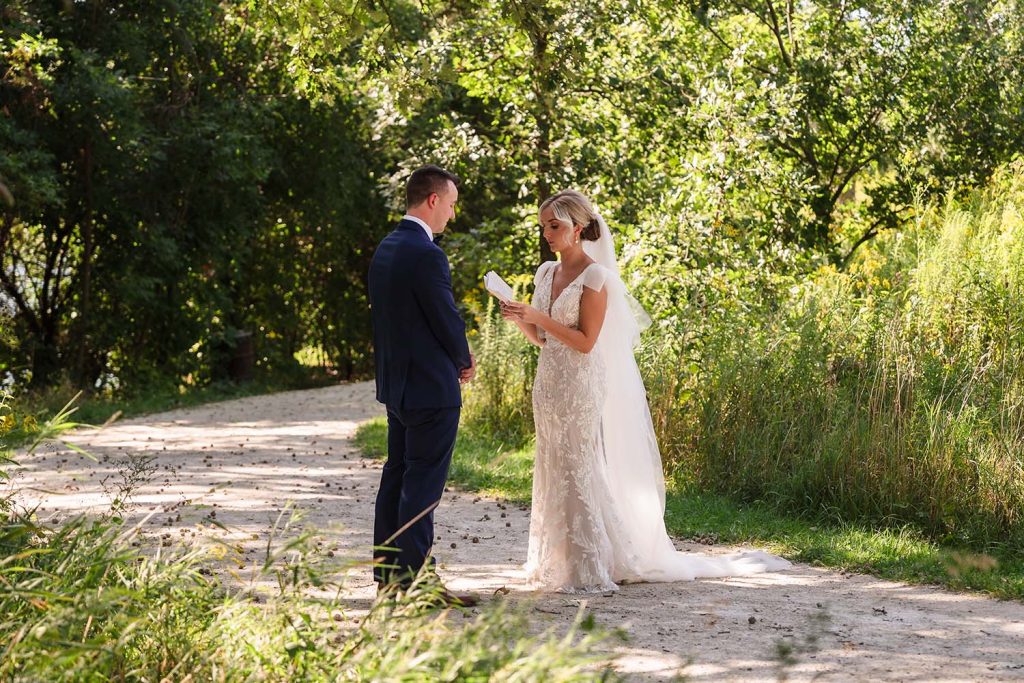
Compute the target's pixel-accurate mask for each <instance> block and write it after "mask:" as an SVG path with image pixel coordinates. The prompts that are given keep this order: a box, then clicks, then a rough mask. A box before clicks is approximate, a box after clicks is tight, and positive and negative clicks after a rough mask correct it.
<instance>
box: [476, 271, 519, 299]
mask: <svg viewBox="0 0 1024 683" xmlns="http://www.w3.org/2000/svg"><path fill="white" fill-rule="evenodd" d="M484 287H486V288H487V291H488V292H490V293H491V294H493V295H494V296H496V297H498V300H499V301H501V302H503V303H508V302H509V301H512V298H513V297H514V296H515V293H514V292H513V291H512V288H511V287H509V286H508V283H507V282H505V281H504V280H502V279H501V276H500V275H498V274H497V273H495V272H494V271H493V270H490V271H487V274H486V275H484Z"/></svg>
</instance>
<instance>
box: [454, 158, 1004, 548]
mask: <svg viewBox="0 0 1024 683" xmlns="http://www.w3.org/2000/svg"><path fill="white" fill-rule="evenodd" d="M1022 210H1024V162H1018V163H1016V164H1014V165H1011V166H1009V167H1007V168H1005V169H1003V170H1002V171H1001V172H1000V173H997V174H996V175H995V177H994V179H993V181H992V182H991V184H990V186H989V187H988V188H986V189H984V190H980V191H978V192H976V193H975V194H974V195H973V196H971V197H969V198H968V199H966V200H965V201H963V202H959V203H958V202H953V201H950V202H948V203H946V204H945V205H942V206H931V207H919V208H918V211H917V214H916V215H917V218H916V221H915V224H914V225H912V226H911V227H909V228H908V229H906V230H903V231H901V232H899V233H892V234H886V235H883V236H881V237H879V238H878V239H877V240H876V241H875V242H874V243H871V244H869V245H867V247H866V248H864V249H863V250H862V251H861V253H860V254H859V255H858V258H857V259H856V260H855V261H854V262H853V264H852V265H851V267H850V268H849V270H847V271H839V270H837V269H835V268H832V267H828V268H822V269H820V270H819V271H818V272H816V273H814V274H813V275H812V276H810V277H807V278H804V279H802V280H800V281H798V282H796V281H792V280H790V281H789V286H786V287H778V286H775V287H774V288H773V289H772V291H768V292H765V291H761V292H758V291H754V290H753V289H752V288H748V289H747V290H745V291H746V293H745V294H740V295H735V294H726V298H723V294H722V292H728V291H729V290H728V288H725V287H721V286H719V285H720V284H721V283H720V282H717V281H711V282H705V283H704V284H703V285H700V283H699V282H698V283H697V287H696V290H697V294H698V295H700V296H698V297H696V298H703V299H705V300H706V301H711V300H712V298H713V299H714V305H700V306H698V305H694V306H688V305H686V304H685V302H684V303H681V304H679V305H678V307H677V308H676V309H673V310H671V311H667V312H665V311H663V312H662V313H664V314H665V315H662V316H660V321H658V322H657V324H656V325H655V326H654V328H652V329H651V330H650V331H649V332H648V333H646V335H645V340H644V344H643V347H642V348H641V349H640V350H639V353H638V360H639V363H640V366H641V371H642V373H643V375H644V381H645V383H646V386H647V390H648V400H649V402H650V405H651V413H652V416H653V418H654V421H655V428H656V430H657V432H658V437H659V442H660V444H661V448H662V455H663V458H664V460H665V466H666V470H667V474H669V475H670V476H671V477H672V478H674V479H675V480H676V481H677V482H678V483H679V484H680V485H693V486H699V487H700V488H701V489H703V490H708V491H714V492H717V493H725V494H728V495H731V496H733V497H736V498H738V499H741V500H747V501H753V500H761V501H764V502H768V503H770V504H773V505H776V506H778V507H780V508H781V509H784V510H786V511H788V512H792V513H797V514H806V515H810V516H814V517H817V518H826V519H829V520H832V521H840V522H857V523H869V524H874V525H878V526H882V527H892V528H897V529H899V528H904V527H905V526H907V525H910V527H912V528H913V529H916V530H917V531H918V532H920V533H924V534H925V535H927V536H928V537H929V538H931V539H933V540H937V541H940V542H944V543H951V544H955V545H967V546H972V547H977V548H993V547H998V546H1003V547H1004V549H1024V303H1022V302H1024V219H1022ZM678 275H679V276H680V278H682V277H684V276H685V277H687V278H690V279H693V278H700V277H702V275H701V274H700V273H696V274H694V273H689V274H678ZM657 277H659V278H661V279H671V278H670V277H669V274H666V273H662V274H659V275H658V276H657ZM673 277H674V276H673ZM725 277H727V278H728V277H729V274H728V273H726V276H725ZM773 278H774V279H773ZM756 279H757V278H753V280H756ZM764 280H765V281H771V282H773V283H775V284H778V283H786V282H787V279H786V277H784V276H780V277H776V276H774V275H772V276H771V277H767V278H764ZM701 287H704V288H706V289H707V290H708V296H703V295H701V292H700V289H701ZM715 297H717V298H715ZM729 297H731V298H729ZM656 317H659V316H657V315H656ZM478 356H479V358H480V359H481V363H482V365H481V374H480V383H479V384H477V385H475V386H474V387H473V388H472V390H471V392H470V394H469V397H470V398H469V400H468V402H467V419H469V420H471V421H475V423H476V424H480V423H483V424H485V425H489V426H491V427H492V429H493V431H494V432H496V433H508V432H510V431H512V432H515V433H524V434H525V433H528V432H529V430H530V429H531V428H532V425H531V424H530V420H529V387H530V381H531V380H532V374H533V371H534V368H535V358H536V355H535V353H534V351H533V350H532V349H531V348H528V346H527V345H526V344H525V342H523V341H522V340H521V336H520V335H519V334H518V331H516V330H515V329H514V327H512V326H511V325H507V324H505V323H503V322H502V321H500V319H496V318H494V317H493V316H490V317H484V318H483V319H482V323H481V331H480V344H479V345H478Z"/></svg>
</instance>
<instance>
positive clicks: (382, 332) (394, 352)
mask: <svg viewBox="0 0 1024 683" xmlns="http://www.w3.org/2000/svg"><path fill="white" fill-rule="evenodd" d="M458 184H459V180H458V178H457V177H456V176H455V175H453V174H451V173H449V172H448V171H446V170H444V169H443V168H440V167H438V166H424V167H423V168H420V169H417V170H416V171H414V172H413V174H412V176H411V177H410V178H409V183H408V185H407V186H406V190H405V197H406V207H407V208H406V215H405V216H403V217H402V221H401V222H400V223H399V224H398V227H396V228H395V230H394V231H393V232H392V233H391V234H390V235H388V236H387V237H385V238H384V239H383V240H382V241H381V243H380V244H379V245H378V246H377V251H376V252H375V253H374V255H373V260H372V262H371V263H370V275H369V291H370V314H371V317H372V319H373V349H374V354H375V356H376V371H377V400H378V401H380V402H381V403H383V404H384V405H385V406H386V407H387V412H388V459H387V462H386V463H385V464H384V470H383V472H381V477H380V489H379V490H378V492H377V504H376V513H375V517H374V525H373V544H374V553H375V558H374V559H375V560H376V562H377V563H376V565H375V567H374V570H373V572H374V578H375V579H376V580H377V586H378V590H381V589H384V588H385V587H387V586H401V585H403V584H408V583H409V582H410V581H411V580H412V577H413V576H414V575H415V574H416V572H418V571H419V570H420V568H421V567H422V566H423V565H424V564H425V563H426V562H428V561H429V562H430V563H431V564H432V563H433V557H431V556H430V550H431V546H432V545H433V540H434V508H435V507H436V506H437V504H438V503H439V502H440V500H441V494H442V493H443V492H444V484H445V480H446V479H447V478H448V465H449V464H450V463H451V459H452V451H453V450H454V448H455V434H456V431H457V430H458V426H459V412H460V410H461V407H462V394H461V390H460V387H459V385H460V384H462V383H465V382H468V381H469V380H471V379H472V378H473V375H474V374H475V372H476V364H475V362H474V359H473V356H472V354H470V352H469V344H468V343H467V342H466V325H465V323H464V322H463V320H462V317H461V316H460V315H459V312H458V310H457V309H456V308H455V299H454V297H453V295H452V285H451V274H450V272H449V269H448V258H447V257H446V256H445V253H444V252H443V251H441V248H440V247H438V246H437V245H435V244H434V240H435V239H436V237H437V236H439V235H440V234H441V233H442V232H444V229H445V226H446V225H447V224H448V221H449V220H451V219H452V218H453V217H454V215H455V202H456V201H457V200H458V198H459V190H458ZM441 598H442V600H443V601H444V602H445V603H446V604H450V605H467V606H470V605H473V604H476V602H477V598H476V597H475V596H473V595H454V594H452V593H449V592H448V591H447V590H446V589H444V588H443V587H442V589H441Z"/></svg>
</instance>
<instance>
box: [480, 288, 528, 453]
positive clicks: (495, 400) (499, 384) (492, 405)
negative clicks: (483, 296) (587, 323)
mask: <svg viewBox="0 0 1024 683" xmlns="http://www.w3.org/2000/svg"><path fill="white" fill-rule="evenodd" d="M495 301H496V300H495V299H494V297H491V296H488V297H487V304H486V308H485V309H484V311H483V313H482V314H481V316H480V318H479V320H478V326H477V329H476V331H475V333H474V334H473V335H472V336H471V343H472V348H473V353H474V357H475V358H476V362H477V369H476V378H475V379H474V380H473V381H472V382H470V383H469V384H468V385H466V387H465V391H464V392H463V408H462V412H463V420H464V421H465V422H467V423H469V424H472V425H474V427H477V428H478V429H479V431H481V432H485V433H488V434H491V435H493V437H494V438H495V439H496V440H499V441H507V442H509V443H513V444H524V443H527V442H528V441H529V440H530V439H531V437H532V435H533V402H532V398H531V397H532V396H533V377H534V375H535V374H536V371H537V355H538V354H537V347H535V346H533V345H532V344H530V342H528V341H527V340H526V338H525V337H523V335H522V334H521V333H520V332H519V329H518V328H517V327H515V326H514V325H512V324H511V323H508V322H506V321H505V320H502V318H501V314H500V312H499V311H498V306H497V304H496V303H495Z"/></svg>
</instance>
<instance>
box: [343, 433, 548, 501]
mask: <svg viewBox="0 0 1024 683" xmlns="http://www.w3.org/2000/svg"><path fill="white" fill-rule="evenodd" d="M387 431H388V428H387V422H386V420H385V419H384V418H378V419H375V420H370V421H369V422H366V423H364V424H362V425H360V427H359V430H358V431H357V432H356V445H357V446H359V448H360V450H362V452H363V454H364V455H366V456H367V457H370V458H380V459H383V458H385V457H386V456H387ZM532 474H533V444H532V443H530V444H527V445H525V446H521V445H515V444H508V443H505V442H503V441H501V440H499V439H494V438H490V437H488V436H487V435H486V434H483V433H481V432H479V431H476V430H472V429H462V430H460V431H459V437H458V442H457V443H456V445H455V455H454V456H453V458H452V465H451V471H450V475H449V476H450V478H451V480H452V481H453V482H455V483H456V484H458V485H459V486H461V487H464V488H466V489H469V490H472V491H478V492H480V493H484V494H487V495H489V496H495V497H499V498H502V499H504V500H507V501H509V502H512V503H521V504H529V502H530V493H531V488H532V482H533V476H532Z"/></svg>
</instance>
